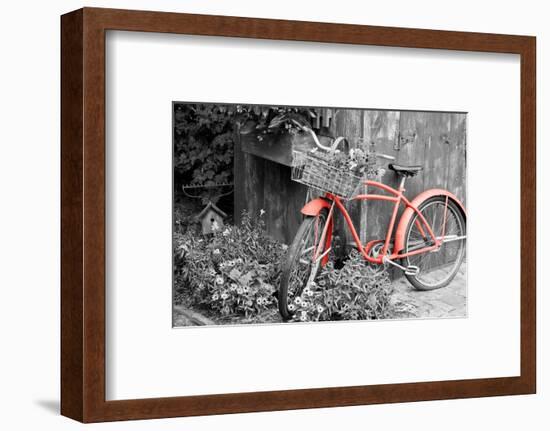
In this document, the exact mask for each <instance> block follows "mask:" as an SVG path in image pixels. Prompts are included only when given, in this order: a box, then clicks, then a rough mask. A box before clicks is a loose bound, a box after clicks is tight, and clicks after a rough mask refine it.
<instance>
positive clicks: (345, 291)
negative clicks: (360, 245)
mask: <svg viewBox="0 0 550 431" xmlns="http://www.w3.org/2000/svg"><path fill="white" fill-rule="evenodd" d="M392 291H393V289H392V285H391V282H390V279H389V276H388V273H387V271H385V270H380V269H375V268H373V267H371V266H369V265H366V264H365V261H364V259H363V258H362V256H361V255H360V254H359V253H358V252H357V251H356V250H354V251H353V252H352V253H351V254H350V256H349V259H348V260H347V261H346V262H345V264H344V265H343V267H342V268H340V269H336V268H334V265H333V264H332V263H331V262H329V263H328V264H327V265H326V266H325V267H324V268H323V269H322V270H321V272H320V274H319V275H318V277H317V279H316V282H315V283H312V284H311V285H310V286H307V287H306V288H305V289H304V290H303V292H302V294H301V295H300V296H298V297H296V298H295V300H294V302H293V303H292V304H290V307H289V308H290V309H291V311H294V313H295V314H294V320H297V321H302V322H306V321H321V320H367V319H386V318H389V317H391V316H392V315H393V314H394V312H393V311H394V310H393V304H392V302H391V295H392Z"/></svg>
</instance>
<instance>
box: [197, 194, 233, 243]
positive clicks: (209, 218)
mask: <svg viewBox="0 0 550 431" xmlns="http://www.w3.org/2000/svg"><path fill="white" fill-rule="evenodd" d="M225 217H227V214H226V213H224V212H223V211H222V210H221V209H219V208H218V207H217V206H216V205H214V204H213V203H212V202H208V205H206V206H205V207H204V209H203V210H202V211H201V212H200V214H199V215H198V216H197V219H198V221H199V222H200V223H201V225H202V233H203V234H204V235H206V234H209V233H214V232H215V231H219V230H220V229H221V228H222V227H223V219H224V218H225Z"/></svg>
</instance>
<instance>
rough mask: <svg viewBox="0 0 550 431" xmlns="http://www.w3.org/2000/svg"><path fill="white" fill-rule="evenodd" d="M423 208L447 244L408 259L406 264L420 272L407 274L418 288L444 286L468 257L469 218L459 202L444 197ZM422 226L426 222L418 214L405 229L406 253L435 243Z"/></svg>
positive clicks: (421, 206)
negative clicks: (467, 228)
mask: <svg viewBox="0 0 550 431" xmlns="http://www.w3.org/2000/svg"><path fill="white" fill-rule="evenodd" d="M446 204H447V205H446ZM419 210H420V212H421V213H422V215H423V216H424V218H425V219H426V221H427V222H428V223H429V224H430V226H431V228H432V231H433V233H434V235H435V236H436V237H438V238H440V239H441V240H442V241H443V243H442V244H441V246H440V247H439V248H438V249H437V250H434V251H431V252H427V253H421V254H417V255H413V256H409V257H406V258H404V259H403V261H404V263H405V266H409V267H410V266H415V267H417V268H418V272H417V274H415V275H407V274H406V275H405V276H406V277H407V279H408V280H409V282H410V283H411V284H412V285H413V286H414V287H415V288H416V289H418V290H434V289H440V288H442V287H445V286H447V285H448V284H449V283H450V282H451V281H452V280H453V279H454V277H455V276H456V273H457V272H458V270H459V269H460V265H461V264H462V261H463V259H464V255H465V253H466V219H465V217H464V214H463V213H462V211H461V209H460V208H459V207H458V205H457V204H456V203H455V202H453V201H452V200H450V199H449V200H447V199H446V198H445V197H444V196H436V197H433V198H430V199H428V200H426V201H425V202H423V203H422V204H421V205H420V208H419ZM419 225H420V226H422V222H420V218H419V216H418V214H416V213H415V215H414V216H413V217H412V219H411V220H410V221H409V225H408V226H407V230H406V232H405V250H404V252H405V253H409V252H411V251H414V250H415V249H420V248H423V247H428V246H430V245H431V242H430V241H431V238H427V233H426V232H425V229H423V227H424V226H422V228H420V227H419ZM443 232H445V235H444V236H443Z"/></svg>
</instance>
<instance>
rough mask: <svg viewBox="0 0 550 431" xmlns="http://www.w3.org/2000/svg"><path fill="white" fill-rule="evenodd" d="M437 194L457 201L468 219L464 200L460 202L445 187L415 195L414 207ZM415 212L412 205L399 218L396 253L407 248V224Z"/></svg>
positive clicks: (396, 232) (412, 203) (396, 233)
mask: <svg viewBox="0 0 550 431" xmlns="http://www.w3.org/2000/svg"><path fill="white" fill-rule="evenodd" d="M436 196H443V197H448V198H449V200H452V201H453V202H454V203H456V204H457V205H458V207H459V208H460V210H461V211H462V215H463V216H464V219H466V208H464V205H462V202H460V201H459V200H458V198H457V197H456V196H455V195H454V194H452V193H451V192H449V191H447V190H444V189H430V190H426V191H424V192H422V193H420V194H419V195H418V196H417V197H415V198H414V199H413V200H412V201H411V205H412V207H414V208H418V207H420V205H422V203H423V202H424V201H426V200H428V199H430V198H433V197H436ZM414 214H415V211H414V209H413V208H411V207H407V208H406V209H405V211H403V215H402V216H401V219H400V220H399V224H398V225H397V229H396V231H395V246H394V249H393V252H394V253H399V252H401V251H402V250H403V249H404V248H405V234H406V231H407V226H408V225H409V222H410V220H411V219H412V217H413V216H414Z"/></svg>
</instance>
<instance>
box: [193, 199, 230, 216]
mask: <svg viewBox="0 0 550 431" xmlns="http://www.w3.org/2000/svg"><path fill="white" fill-rule="evenodd" d="M210 210H212V211H214V212H216V213H217V214H218V215H219V216H221V217H227V214H226V213H224V212H223V211H222V210H221V209H219V208H218V207H217V206H216V205H215V204H213V203H212V202H208V205H206V206H205V207H204V209H203V210H202V211H201V212H200V213H199V215H198V216H197V217H198V218H201V217H202V216H203V215H205V214H206V213H207V212H208V211H210Z"/></svg>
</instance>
